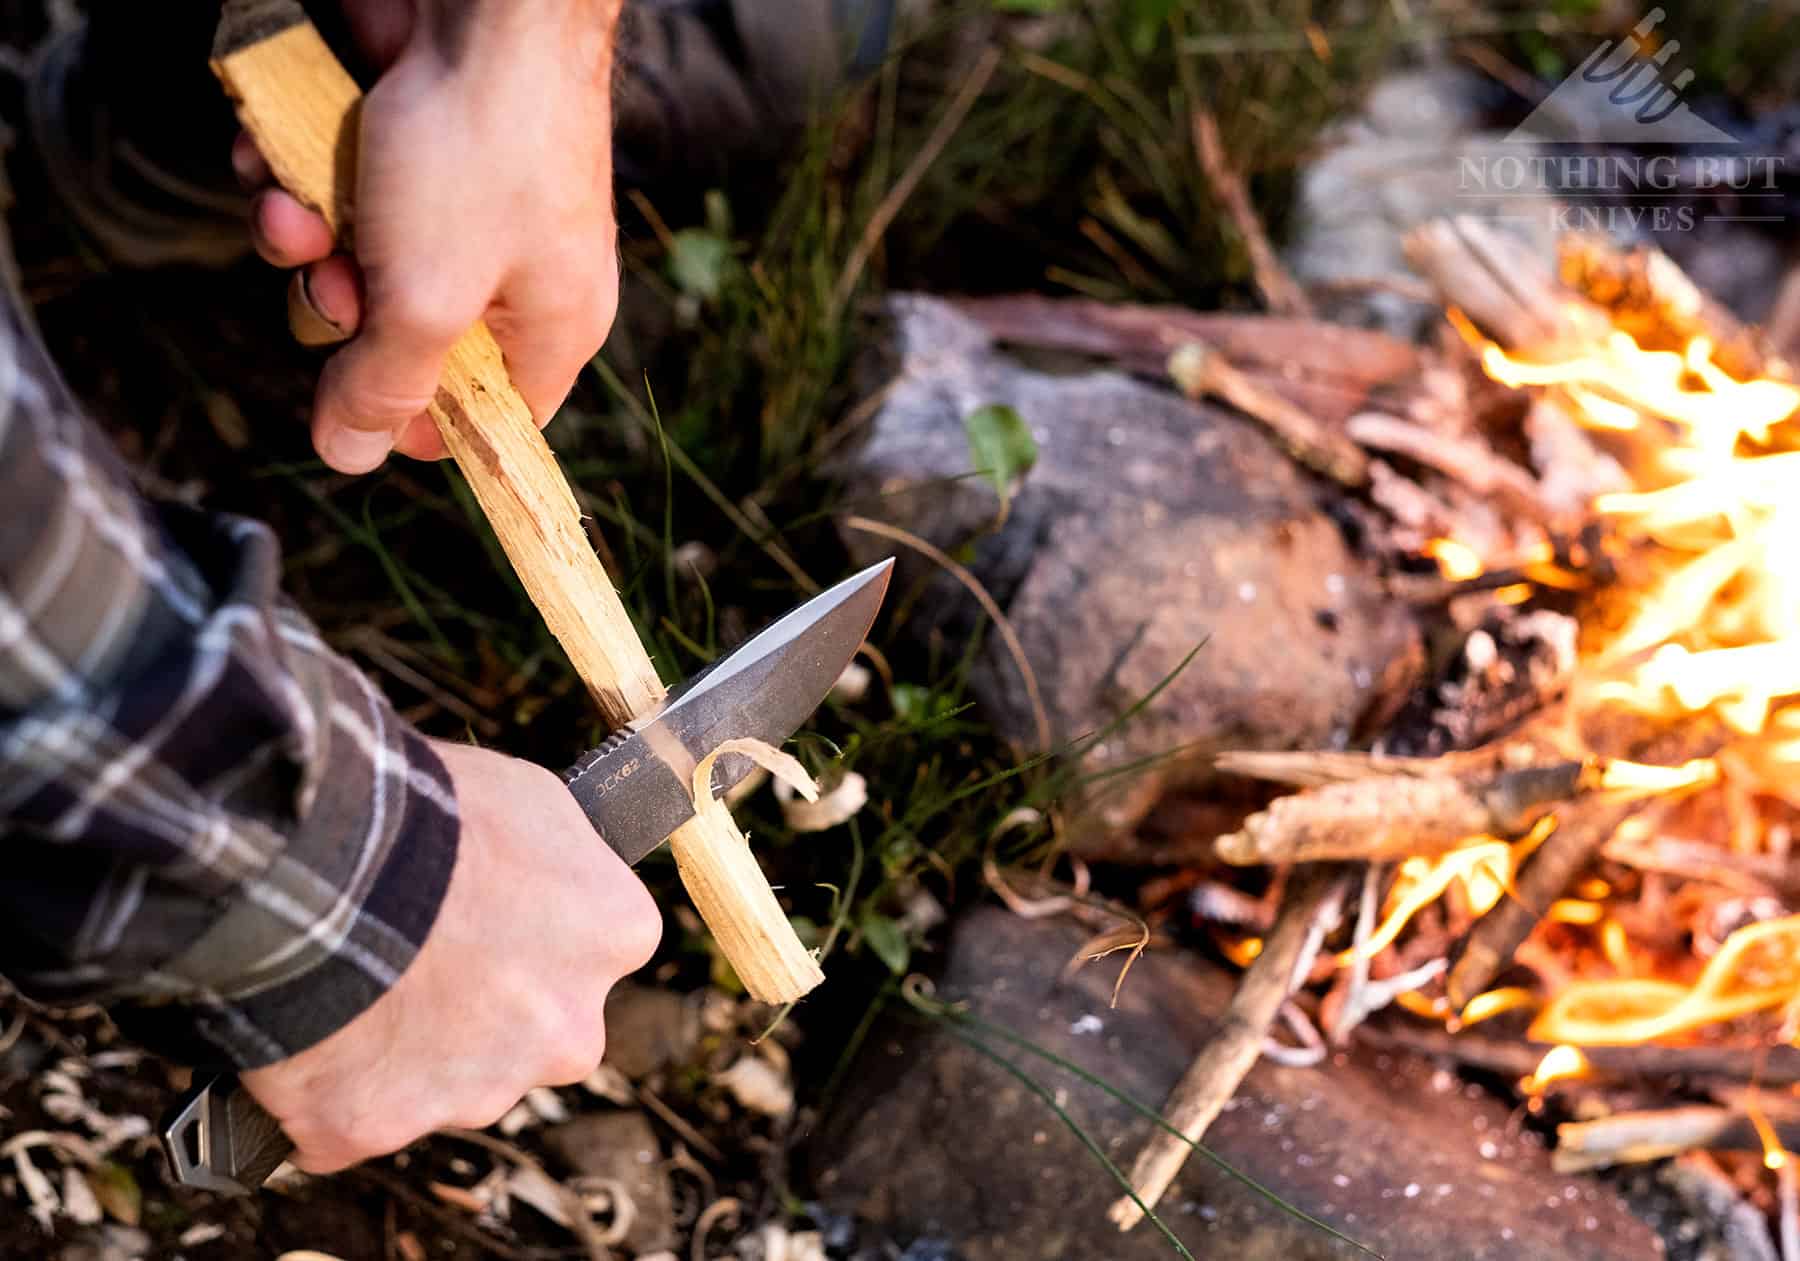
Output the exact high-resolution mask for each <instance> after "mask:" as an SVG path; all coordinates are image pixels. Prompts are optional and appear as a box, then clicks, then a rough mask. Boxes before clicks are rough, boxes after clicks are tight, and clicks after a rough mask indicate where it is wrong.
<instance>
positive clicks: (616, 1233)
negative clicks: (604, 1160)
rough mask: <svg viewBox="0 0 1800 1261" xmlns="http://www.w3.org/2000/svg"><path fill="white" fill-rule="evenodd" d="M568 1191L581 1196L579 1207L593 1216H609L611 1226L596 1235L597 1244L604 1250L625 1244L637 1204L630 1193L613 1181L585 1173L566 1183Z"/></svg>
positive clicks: (634, 1220)
mask: <svg viewBox="0 0 1800 1261" xmlns="http://www.w3.org/2000/svg"><path fill="white" fill-rule="evenodd" d="M569 1189H570V1190H572V1191H574V1192H575V1194H577V1195H578V1196H580V1197H581V1203H582V1206H583V1207H585V1208H586V1209H587V1211H588V1212H589V1213H591V1214H593V1215H595V1216H599V1215H600V1214H601V1213H610V1214H611V1215H612V1224H611V1225H609V1226H607V1228H606V1229H605V1230H603V1231H601V1232H600V1235H599V1239H600V1242H601V1243H603V1244H605V1245H606V1246H607V1247H608V1248H616V1247H617V1246H618V1245H620V1244H622V1243H624V1242H625V1236H626V1235H629V1234H630V1233H631V1228H632V1226H633V1224H635V1223H636V1221H637V1213H638V1209H637V1201H636V1200H634V1199H632V1198H631V1192H630V1191H629V1190H627V1189H626V1186H625V1184H624V1183H623V1182H620V1181H619V1180H618V1179H617V1178H605V1177H601V1176H600V1175H599V1174H587V1175H586V1176H584V1177H580V1178H576V1179H574V1180H573V1181H571V1182H570V1183H569Z"/></svg>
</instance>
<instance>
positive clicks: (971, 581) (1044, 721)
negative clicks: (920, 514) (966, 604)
mask: <svg viewBox="0 0 1800 1261" xmlns="http://www.w3.org/2000/svg"><path fill="white" fill-rule="evenodd" d="M844 524H845V525H846V526H848V527H849V528H850V529H852V530H861V531H863V533H865V534H876V535H879V536H881V537H882V538H884V539H892V540H893V541H894V542H896V543H904V544H905V545H906V546H907V547H910V548H912V549H913V550H914V551H915V552H918V553H919V554H920V555H921V556H924V557H925V558H926V559H928V560H930V561H931V562H932V563H933V564H935V565H937V566H938V567H939V568H940V569H942V570H944V572H946V573H948V574H949V575H950V576H951V577H952V578H955V579H956V580H957V581H958V582H960V583H961V584H962V585H963V586H964V587H965V588H966V589H967V590H968V592H969V594H970V595H972V596H974V597H975V600H976V602H977V603H978V604H980V605H981V608H982V611H983V612H985V613H986V614H987V615H988V617H989V618H991V619H992V620H993V623H994V629H995V630H997V631H999V632H1000V638H1001V639H1002V640H1003V641H1005V643H1006V651H1007V652H1008V653H1010V654H1012V659H1013V664H1014V665H1016V666H1018V667H1019V677H1020V679H1021V680H1022V681H1023V682H1024V684H1025V695H1026V696H1027V697H1029V698H1030V700H1031V715H1032V718H1033V719H1034V720H1035V722H1036V723H1037V736H1038V748H1039V749H1040V750H1043V751H1048V750H1049V749H1050V747H1051V744H1052V740H1053V738H1052V735H1051V731H1050V714H1049V711H1047V710H1046V709H1045V708H1044V695H1043V693H1042V692H1040V691H1039V690H1038V681H1037V672H1036V671H1035V670H1033V669H1032V668H1031V661H1030V659H1029V658H1027V657H1026V656H1025V645H1024V644H1022V643H1020V642H1019V634H1018V632H1017V631H1015V630H1014V629H1013V628H1012V623H1011V622H1010V621H1008V620H1007V616H1006V614H1005V613H1003V612H1001V610H1000V606H999V604H997V603H995V601H994V597H993V596H991V595H989V594H988V589H987V588H986V587H984V586H983V585H982V584H981V580H980V579H979V578H977V577H976V576H975V575H974V574H972V573H970V572H969V570H968V568H967V567H966V566H964V565H961V564H958V563H957V562H956V561H955V560H953V559H952V558H951V557H950V555H949V554H948V553H947V552H945V551H944V549H943V548H941V547H937V546H935V545H933V544H932V543H930V542H928V541H926V540H925V539H922V538H920V537H919V536H918V535H916V534H913V533H911V532H910V531H907V530H902V529H901V528H900V527H898V526H893V525H888V524H887V523H886V522H883V521H873V520H870V519H869V518H868V517H862V516H848V517H845V518H844Z"/></svg>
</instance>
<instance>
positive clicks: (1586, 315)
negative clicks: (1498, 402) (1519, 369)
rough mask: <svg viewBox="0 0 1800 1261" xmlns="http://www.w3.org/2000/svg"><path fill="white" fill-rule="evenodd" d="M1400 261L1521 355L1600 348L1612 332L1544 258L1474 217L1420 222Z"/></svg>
mask: <svg viewBox="0 0 1800 1261" xmlns="http://www.w3.org/2000/svg"><path fill="white" fill-rule="evenodd" d="M1405 250H1406V261H1407V262H1409V263H1411V264H1412V267H1413V270H1414V271H1417V272H1418V273H1420V274H1421V275H1422V276H1424V277H1425V278H1426V279H1427V280H1429V281H1431V283H1432V284H1433V285H1434V286H1435V287H1436V289H1437V291H1438V293H1439V295H1440V296H1441V298H1442V300H1443V301H1444V302H1445V303H1447V304H1448V305H1451V306H1454V307H1456V308H1457V309H1459V310H1460V311H1461V312H1462V313H1463V314H1464V315H1466V316H1468V317H1469V319H1470V320H1472V321H1473V322H1474V323H1475V326H1476V327H1477V328H1479V329H1481V331H1482V332H1484V333H1486V334H1487V335H1488V336H1490V337H1492V338H1493V339H1494V340H1495V341H1497V342H1499V343H1500V344H1501V345H1502V346H1504V347H1506V348H1507V349H1508V350H1511V351H1515V352H1518V353H1521V354H1524V355H1527V356H1532V355H1555V354H1557V353H1558V352H1560V351H1563V350H1567V349H1571V348H1586V347H1588V346H1591V345H1596V344H1598V343H1599V341H1600V339H1601V338H1602V337H1604V335H1605V333H1606V331H1607V330H1608V329H1609V328H1610V327H1611V323H1610V321H1608V320H1607V318H1606V316H1605V315H1604V314H1603V313H1602V312H1600V311H1599V310H1598V309H1597V308H1595V307H1593V306H1590V305H1589V304H1587V303H1585V302H1583V301H1582V300H1581V299H1580V298H1579V297H1577V296H1576V295H1575V294H1574V293H1572V292H1571V291H1569V290H1568V289H1567V288H1565V287H1564V286H1563V285H1562V283H1561V282H1560V281H1559V280H1558V279H1557V277H1556V275H1555V272H1554V269H1553V267H1552V264H1551V262H1550V260H1549V259H1546V258H1541V257H1538V256H1537V255H1534V254H1533V253H1532V252H1531V250H1530V249H1529V248H1527V247H1526V245H1525V244H1524V243H1523V242H1522V241H1519V240H1517V239H1515V238H1512V237H1508V236H1505V235H1503V234H1502V233H1500V232H1499V231H1497V230H1496V229H1494V228H1492V227H1490V226H1488V225H1487V224H1485V223H1483V222H1481V221H1480V220H1478V219H1474V218H1471V217H1469V216H1466V215H1463V216H1458V217H1456V218H1453V219H1434V220H1432V221H1431V222H1430V223H1425V224H1421V225H1420V226H1419V227H1417V228H1415V229H1413V231H1412V232H1411V233H1409V234H1408V236H1407V238H1406V241H1405Z"/></svg>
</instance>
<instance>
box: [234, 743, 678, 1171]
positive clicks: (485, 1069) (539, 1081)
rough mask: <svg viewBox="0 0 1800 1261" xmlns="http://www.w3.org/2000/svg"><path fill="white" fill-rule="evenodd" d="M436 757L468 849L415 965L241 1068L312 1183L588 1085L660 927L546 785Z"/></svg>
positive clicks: (480, 756)
mask: <svg viewBox="0 0 1800 1261" xmlns="http://www.w3.org/2000/svg"><path fill="white" fill-rule="evenodd" d="M435 747H436V749H437V753H438V756H439V757H441V758H442V759H443V760H444V765H445V766H446V767H447V768H448V769H449V772H450V779H451V783H452V784H453V785H454V787H455V789H456V799H457V806H458V809H459V811H460V813H461V817H462V841H461V845H460V847H459V849H458V852H457V858H456V867H455V870H454V871H453V872H452V873H451V877H450V887H449V889H448V891H447V892H446V893H445V895H444V902H443V905H442V907H441V908H440V909H439V911H438V917H437V921H436V923H434V924H433V925H432V929H431V932H430V934H429V935H428V936H427V937H426V939H425V944H424V945H423V946H422V947H421V948H420V950H419V953H418V956H417V957H416V958H415V959H414V960H413V963H412V966H411V967H409V968H408V969H407V970H406V971H405V973H403V974H402V975H401V977H400V980H399V981H398V982H397V983H396V984H395V985H394V987H393V988H392V989H391V990H389V991H388V992H387V993H386V994H384V995H382V996H381V998H379V999H377V1000H376V1001H375V1003H374V1004H373V1005H372V1006H370V1007H369V1008H368V1009H367V1010H366V1011H364V1012H363V1013H362V1014H361V1015H359V1016H358V1017H357V1018H356V1019H354V1020H352V1021H351V1022H350V1023H349V1024H347V1025H345V1026H344V1027H343V1028H342V1029H339V1030H338V1031H337V1032H336V1033H334V1034H332V1035H331V1036H330V1037H328V1038H326V1039H325V1040H324V1041H323V1042H320V1043H318V1044H317V1045H315V1046H312V1047H309V1048H308V1049H306V1050H304V1051H302V1052H300V1053H299V1054H298V1055H295V1056H292V1057H290V1058H288V1059H285V1060H282V1061H280V1062H279V1063H276V1064H271V1065H269V1066H267V1067H266V1068H259V1069H254V1070H252V1071H250V1072H246V1073H244V1074H243V1075H242V1080H243V1083H244V1085H245V1086H246V1087H247V1088H248V1089H249V1091H250V1093H251V1095H253V1096H254V1097H255V1099H256V1101H257V1102H258V1103H260V1104H261V1105H262V1106H263V1108H264V1109H265V1110H267V1111H268V1113H269V1114H270V1115H271V1116H273V1117H274V1118H275V1119H276V1120H277V1121H279V1122H280V1123H281V1128H282V1129H283V1130H284V1131H285V1132H286V1133H287V1136H288V1137H289V1138H290V1139H292V1140H293V1142H294V1145H295V1149H296V1150H295V1152H294V1154H293V1156H292V1157H290V1159H291V1160H292V1161H293V1162H294V1164H296V1165H297V1166H299V1167H300V1168H302V1169H305V1170H308V1171H310V1172H313V1173H330V1172H332V1171H334V1170H337V1169H342V1168H344V1167H345V1166H346V1165H351V1164H354V1163H356V1162H357V1161H359V1160H366V1159H368V1158H370V1157H372V1156H379V1155H383V1154H385V1153H387V1152H391V1151H395V1150H397V1149H399V1148H401V1147H404V1146H405V1145H406V1144H408V1143H410V1142H412V1141H413V1140H414V1139H416V1138H418V1137H420V1136H421V1135H424V1134H428V1133H430V1132H431V1131H432V1130H435V1129H441V1128H443V1127H444V1126H466V1127H470V1128H479V1127H481V1126H484V1125H491V1124H492V1123H493V1122H494V1121H496V1120H498V1119H499V1118H500V1116H501V1115H503V1114H504V1113H505V1112H506V1111H507V1109H509V1108H511V1107H512V1105H513V1104H514V1103H516V1102H517V1101H518V1100H519V1098H520V1096H522V1095H523V1094H524V1093H525V1092H526V1091H527V1090H529V1089H530V1088H531V1087H533V1086H539V1085H553V1086H554V1085H566V1084H568V1083H570V1082H575V1081H580V1080H581V1079H582V1078H584V1077H586V1076H587V1075H588V1074H589V1073H590V1072H592V1071H593V1068H594V1065H595V1064H597V1063H599V1061H600V1056H601V1053H602V1052H603V1051H604V1050H605V1048H606V1028H605V1022H604V1019H603V1011H604V1007H605V1003H606V995H607V991H608V990H610V989H611V988H612V986H613V984H614V983H615V982H616V981H618V980H619V978H620V977H622V976H624V975H625V974H626V973H628V972H632V971H635V970H636V969H637V968H639V967H642V966H643V964H644V963H645V962H646V961H647V960H648V959H649V958H650V955H651V953H652V952H653V951H654V950H655V949H656V942H657V938H658V936H659V935H660V934H661V931H662V920H661V917H660V915H659V914H658V913H657V909H656V905H655V903H654V902H652V901H651V900H650V894H649V892H648V891H647V890H646V889H645V888H644V886H643V884H642V882H640V881H639V880H638V878H637V877H636V876H635V875H633V874H632V872H631V870H630V868H628V867H626V866H625V864H624V863H623V862H621V861H620V860H619V858H618V856H617V855H615V854H614V853H613V851H612V850H611V849H610V848H609V847H608V846H606V845H605V844H604V843H602V842H601V841H600V840H599V839H598V838H597V837H596V836H595V835H594V830H593V827H592V826H591V825H590V824H589V823H588V821H587V818H586V816H584V815H583V814H582V813H581V808H580V807H579V806H577V805H576V804H575V799H574V798H573V797H571V796H570V795H569V793H568V790H567V789H565V788H564V787H563V786H562V784H561V783H559V782H558V781H557V779H556V777H555V776H554V775H552V774H550V772H548V771H546V770H543V769H542V768H541V767H537V766H533V765H531V764H530V763H528V762H521V761H518V760H516V759H514V758H509V757H503V756H501V755H500V754H497V753H490V752H487V751H485V750H482V749H474V748H469V747H467V746H464V745H452V744H443V743H439V744H437V745H436V746H435Z"/></svg>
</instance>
